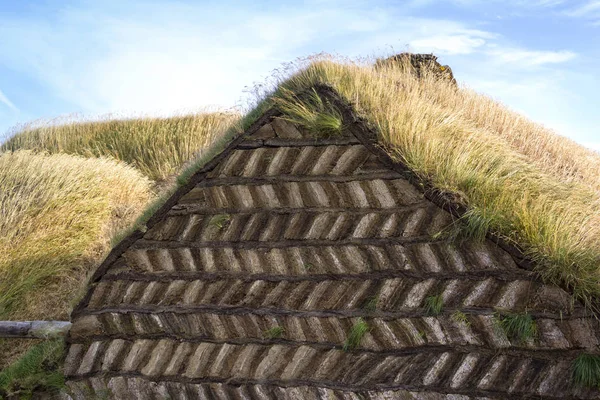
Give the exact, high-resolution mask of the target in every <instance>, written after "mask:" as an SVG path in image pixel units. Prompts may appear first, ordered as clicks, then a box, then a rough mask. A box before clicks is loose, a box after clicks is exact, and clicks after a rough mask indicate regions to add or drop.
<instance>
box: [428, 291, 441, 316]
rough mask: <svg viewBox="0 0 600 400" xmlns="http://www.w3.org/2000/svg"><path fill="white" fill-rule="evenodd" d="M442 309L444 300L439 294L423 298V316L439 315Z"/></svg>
mask: <svg viewBox="0 0 600 400" xmlns="http://www.w3.org/2000/svg"><path fill="white" fill-rule="evenodd" d="M443 308H444V299H443V298H442V295H441V294H438V295H437V296H429V297H426V298H425V314H427V315H432V316H435V315H439V314H440V313H441V312H442V309H443Z"/></svg>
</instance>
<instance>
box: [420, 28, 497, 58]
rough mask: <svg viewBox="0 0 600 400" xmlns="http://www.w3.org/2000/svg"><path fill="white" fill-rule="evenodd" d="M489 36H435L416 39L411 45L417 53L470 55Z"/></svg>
mask: <svg viewBox="0 0 600 400" xmlns="http://www.w3.org/2000/svg"><path fill="white" fill-rule="evenodd" d="M488 37H489V35H482V34H477V33H475V34H471V35H469V34H458V35H435V36H429V37H426V38H421V39H415V40H413V41H411V42H410V43H409V44H410V46H411V48H413V49H414V50H415V51H417V52H434V53H440V54H446V55H454V54H470V53H473V52H474V51H476V50H477V49H478V48H480V47H481V46H483V45H484V44H485V43H486V40H485V38H488Z"/></svg>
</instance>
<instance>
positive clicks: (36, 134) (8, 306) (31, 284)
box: [0, 113, 237, 391]
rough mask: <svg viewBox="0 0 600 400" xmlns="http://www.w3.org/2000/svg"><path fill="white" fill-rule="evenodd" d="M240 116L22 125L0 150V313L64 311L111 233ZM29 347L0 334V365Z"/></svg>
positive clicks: (60, 315) (30, 315) (45, 315)
mask: <svg viewBox="0 0 600 400" xmlns="http://www.w3.org/2000/svg"><path fill="white" fill-rule="evenodd" d="M236 120H237V116H236V115H233V114H229V113H227V114H226V113H213V114H206V115H203V114H196V115H190V116H185V117H174V118H170V119H156V118H155V119H133V120H124V121H101V122H97V123H73V124H68V125H62V126H46V127H42V128H38V129H25V130H21V131H20V132H17V133H16V135H15V136H13V137H12V138H11V139H10V140H9V141H8V142H7V143H5V144H4V146H3V148H4V149H5V150H8V151H7V152H5V153H3V154H2V153H0V237H1V238H2V239H3V240H2V241H0V319H9V318H10V319H64V318H68V314H69V312H70V309H71V307H72V305H73V303H74V301H76V300H77V297H78V296H79V295H80V294H81V291H82V290H83V289H84V285H83V282H85V281H86V276H87V275H88V274H89V273H90V272H91V271H92V270H93V268H94V266H95V265H97V264H98V262H99V261H100V260H101V259H102V258H103V257H104V256H105V254H106V252H107V250H108V249H109V247H110V245H111V239H112V242H113V243H114V238H115V237H118V236H119V235H115V233H117V232H118V231H119V232H122V231H123V229H124V228H128V227H130V226H131V224H132V221H133V220H135V219H136V217H139V216H140V215H143V213H142V211H143V210H144V209H146V208H147V207H148V204H149V203H150V200H152V199H156V196H155V195H158V196H161V195H162V196H164V191H168V187H169V185H168V184H165V183H164V181H165V180H166V181H171V179H169V178H171V177H173V175H175V174H176V173H177V172H179V171H181V169H182V168H184V167H185V166H186V165H187V164H189V163H190V162H193V161H194V159H195V157H196V156H198V153H199V152H200V154H202V150H203V148H204V147H205V146H206V145H208V144H212V143H214V142H217V141H218V140H217V139H218V138H220V137H221V136H222V135H223V133H224V131H226V130H227V129H228V127H229V126H231V125H232V123H233V122H235V121H236ZM23 148H27V149H32V150H31V151H29V150H21V149H23ZM10 150H16V151H14V152H12V151H10ZM63 151H64V152H68V153H72V154H81V155H83V156H77V155H68V154H65V153H63ZM48 153H51V154H48ZM97 155H101V156H103V157H105V158H103V157H100V158H97V157H96V156H97ZM85 156H87V157H89V158H85ZM106 157H108V158H106ZM112 157H114V158H117V159H122V160H124V161H127V162H128V163H129V164H130V166H127V165H125V164H124V163H122V162H118V161H117V160H114V159H111V158H112ZM142 172H143V173H144V174H145V175H147V176H148V177H151V178H154V179H155V181H153V180H152V179H148V177H147V176H144V175H143V174H142ZM157 183H158V184H159V185H156V184H157ZM157 190H158V192H157ZM4 239H6V240H4ZM30 345H31V342H21V341H10V342H9V341H4V342H2V341H0V368H2V367H5V366H6V365H7V364H8V363H9V362H12V361H14V360H15V359H16V358H17V357H19V356H20V355H22V354H23V353H24V351H25V350H26V349H27V348H29V347H31V346H30ZM34 350H35V347H34ZM0 391H1V388H0Z"/></svg>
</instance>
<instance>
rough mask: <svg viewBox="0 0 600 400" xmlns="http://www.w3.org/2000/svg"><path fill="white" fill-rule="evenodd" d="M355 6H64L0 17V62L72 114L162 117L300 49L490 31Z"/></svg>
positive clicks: (454, 45)
mask: <svg viewBox="0 0 600 400" xmlns="http://www.w3.org/2000/svg"><path fill="white" fill-rule="evenodd" d="M92 4H94V3H92ZM364 4H366V5H365V6H363V7H362V8H361V6H360V4H359V5H356V6H353V7H346V8H344V9H340V8H338V7H333V6H332V4H331V2H329V3H325V2H323V3H320V6H319V7H318V10H316V8H317V7H302V8H297V7H296V6H280V7H279V8H271V9H269V10H263V11H261V12H260V13H257V12H255V11H253V10H252V7H251V6H247V7H248V8H244V7H245V6H238V7H235V8H230V9H226V8H227V7H226V6H219V8H215V9H212V8H211V6H206V5H203V6H183V5H179V6H173V7H171V6H170V7H169V8H168V9H166V8H161V7H160V6H158V5H155V6H153V5H152V4H145V7H141V6H140V7H136V8H135V11H136V13H137V14H136V17H135V18H130V17H127V16H126V15H127V14H126V13H124V12H121V13H115V12H112V13H108V12H106V11H105V10H103V9H94V8H93V7H92V8H87V9H86V8H67V9H64V10H63V11H62V12H61V13H60V14H59V17H58V21H57V22H53V23H52V24H50V23H48V22H47V21H44V20H41V21H40V20H2V19H1V18H0V37H13V38H18V40H15V41H6V42H0V61H2V62H4V63H7V64H9V65H10V66H11V67H13V69H15V70H21V71H23V72H24V73H26V74H29V75H30V76H32V77H34V78H35V79H36V80H38V81H40V82H41V83H42V84H44V85H46V86H48V88H49V89H50V91H51V92H53V93H55V94H56V95H57V96H59V97H60V98H62V99H63V100H65V101H67V102H68V103H71V104H74V105H76V107H77V108H78V109H79V110H74V111H83V112H84V113H87V114H98V113H107V112H124V113H127V112H131V111H135V110H144V111H145V112H148V113H171V112H174V111H177V110H181V109H187V110H189V109H196V108H199V107H203V106H207V105H211V104H212V105H219V106H224V107H228V106H232V105H233V104H234V103H235V102H236V101H237V100H238V99H239V98H240V97H241V95H242V91H243V89H244V87H245V86H248V85H251V84H252V83H253V82H254V81H261V80H262V79H263V78H264V77H265V76H267V75H268V74H269V73H270V72H271V70H272V69H273V68H276V67H279V66H280V65H281V64H282V63H284V62H288V61H290V60H293V59H294V58H296V57H298V56H305V55H307V54H310V53H315V52H319V51H329V52H333V53H336V52H337V53H341V54H345V55H360V54H362V55H365V54H368V53H369V52H372V51H373V50H374V49H376V48H378V47H379V48H381V47H382V46H394V45H397V44H398V43H399V42H400V40H403V42H400V44H401V45H404V44H410V45H411V46H413V47H415V49H417V47H418V50H419V51H421V50H422V51H436V52H439V53H442V54H468V53H471V52H473V51H474V50H476V49H477V48H479V47H480V46H482V45H483V44H484V43H485V42H486V40H488V39H492V38H493V37H495V36H494V35H493V34H491V33H489V32H484V31H479V30H471V29H468V28H467V26H465V24H462V23H458V22H453V21H447V20H438V19H427V18H412V17H406V16H398V15H394V13H393V12H390V10H387V9H382V8H373V7H370V6H369V4H367V3H364ZM116 7H120V4H118V5H117V6H116ZM123 7H125V6H123ZM140 10H141V11H140ZM157 16H160V18H158V17H157ZM433 45H435V46H433Z"/></svg>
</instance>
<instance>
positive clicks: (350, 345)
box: [343, 318, 369, 351]
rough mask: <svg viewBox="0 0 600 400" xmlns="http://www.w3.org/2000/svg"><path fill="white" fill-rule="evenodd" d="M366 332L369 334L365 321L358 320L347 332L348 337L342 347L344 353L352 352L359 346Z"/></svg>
mask: <svg viewBox="0 0 600 400" xmlns="http://www.w3.org/2000/svg"><path fill="white" fill-rule="evenodd" d="M367 332H369V325H368V324H367V323H366V322H365V320H363V319H362V318H359V319H358V320H357V321H356V323H355V324H354V325H352V328H350V332H348V337H347V338H346V341H345V342H344V346H343V349H344V351H350V350H354V349H356V348H357V347H358V346H360V342H361V341H362V339H363V337H364V336H365V334H366V333H367Z"/></svg>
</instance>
